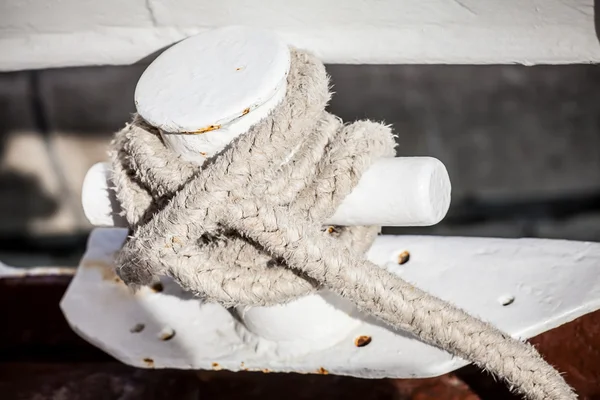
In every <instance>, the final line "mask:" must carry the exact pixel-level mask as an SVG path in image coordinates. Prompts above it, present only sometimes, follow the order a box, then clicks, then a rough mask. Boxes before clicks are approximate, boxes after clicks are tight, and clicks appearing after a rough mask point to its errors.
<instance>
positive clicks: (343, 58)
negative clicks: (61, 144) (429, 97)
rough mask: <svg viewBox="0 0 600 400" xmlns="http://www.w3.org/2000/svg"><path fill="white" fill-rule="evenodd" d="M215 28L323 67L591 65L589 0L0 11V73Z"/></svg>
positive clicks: (261, 0)
mask: <svg viewBox="0 0 600 400" xmlns="http://www.w3.org/2000/svg"><path fill="white" fill-rule="evenodd" d="M223 25H253V26H260V27H264V28H267V29H273V30H275V31H277V32H279V33H280V34H281V35H282V37H283V38H284V39H285V40H287V41H288V42H289V43H292V44H294V45H296V46H298V47H302V48H307V49H311V50H313V51H315V52H316V53H317V54H318V55H319V56H320V57H322V59H323V60H324V61H326V62H330V63H331V62H333V63H453V64H457V63H469V64H470V63H475V64H479V63H483V64H487V63H513V62H517V63H524V64H536V63H550V64H562V63H577V62H597V61H600V46H599V45H598V41H597V39H596V34H595V31H594V9H593V0H543V1H540V0H502V1H494V0H483V1H482V0H452V1H450V0H381V1H376V2H373V1H368V0H346V1H322V0H305V1H301V2H282V1H277V0H257V1H253V2H239V1H234V0H223V1H198V0H181V1H177V2H172V1H168V0H130V1H127V2H123V1H119V0H105V1H92V0H19V1H4V2H0V54H1V56H0V70H18V69H29V68H44V67H59V66H73V65H97V64H131V63H134V62H136V61H138V60H140V59H142V58H144V57H146V56H148V55H150V54H151V53H154V52H156V51H158V50H159V49H162V48H164V47H165V46H168V45H170V44H172V43H174V42H176V41H178V40H181V39H183V38H185V37H187V36H190V35H193V34H196V33H198V32H200V31H202V30H205V29H209V28H213V27H217V26H223Z"/></svg>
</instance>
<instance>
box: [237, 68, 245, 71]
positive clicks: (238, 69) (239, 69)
mask: <svg viewBox="0 0 600 400" xmlns="http://www.w3.org/2000/svg"><path fill="white" fill-rule="evenodd" d="M243 69H244V67H237V68H236V69H235V70H236V71H241V70H243Z"/></svg>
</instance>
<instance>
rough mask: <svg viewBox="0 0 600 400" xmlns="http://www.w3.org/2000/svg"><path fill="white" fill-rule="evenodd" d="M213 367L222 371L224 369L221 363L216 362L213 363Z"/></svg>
mask: <svg viewBox="0 0 600 400" xmlns="http://www.w3.org/2000/svg"><path fill="white" fill-rule="evenodd" d="M212 369H214V370H215V371H220V370H222V369H223V367H221V366H220V365H219V363H216V362H214V363H212Z"/></svg>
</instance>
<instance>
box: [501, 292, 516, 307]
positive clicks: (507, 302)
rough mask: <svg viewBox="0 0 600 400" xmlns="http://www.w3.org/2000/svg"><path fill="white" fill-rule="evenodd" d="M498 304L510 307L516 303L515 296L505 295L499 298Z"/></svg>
mask: <svg viewBox="0 0 600 400" xmlns="http://www.w3.org/2000/svg"><path fill="white" fill-rule="evenodd" d="M498 302H499V303H500V304H502V306H503V307H506V306H509V305H511V304H512V303H514V302H515V296H513V295H512V294H504V295H502V296H500V297H498Z"/></svg>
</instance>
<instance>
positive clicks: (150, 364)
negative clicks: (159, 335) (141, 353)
mask: <svg viewBox="0 0 600 400" xmlns="http://www.w3.org/2000/svg"><path fill="white" fill-rule="evenodd" d="M144 363H146V365H147V366H148V367H150V368H154V360H153V359H151V358H144Z"/></svg>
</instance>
